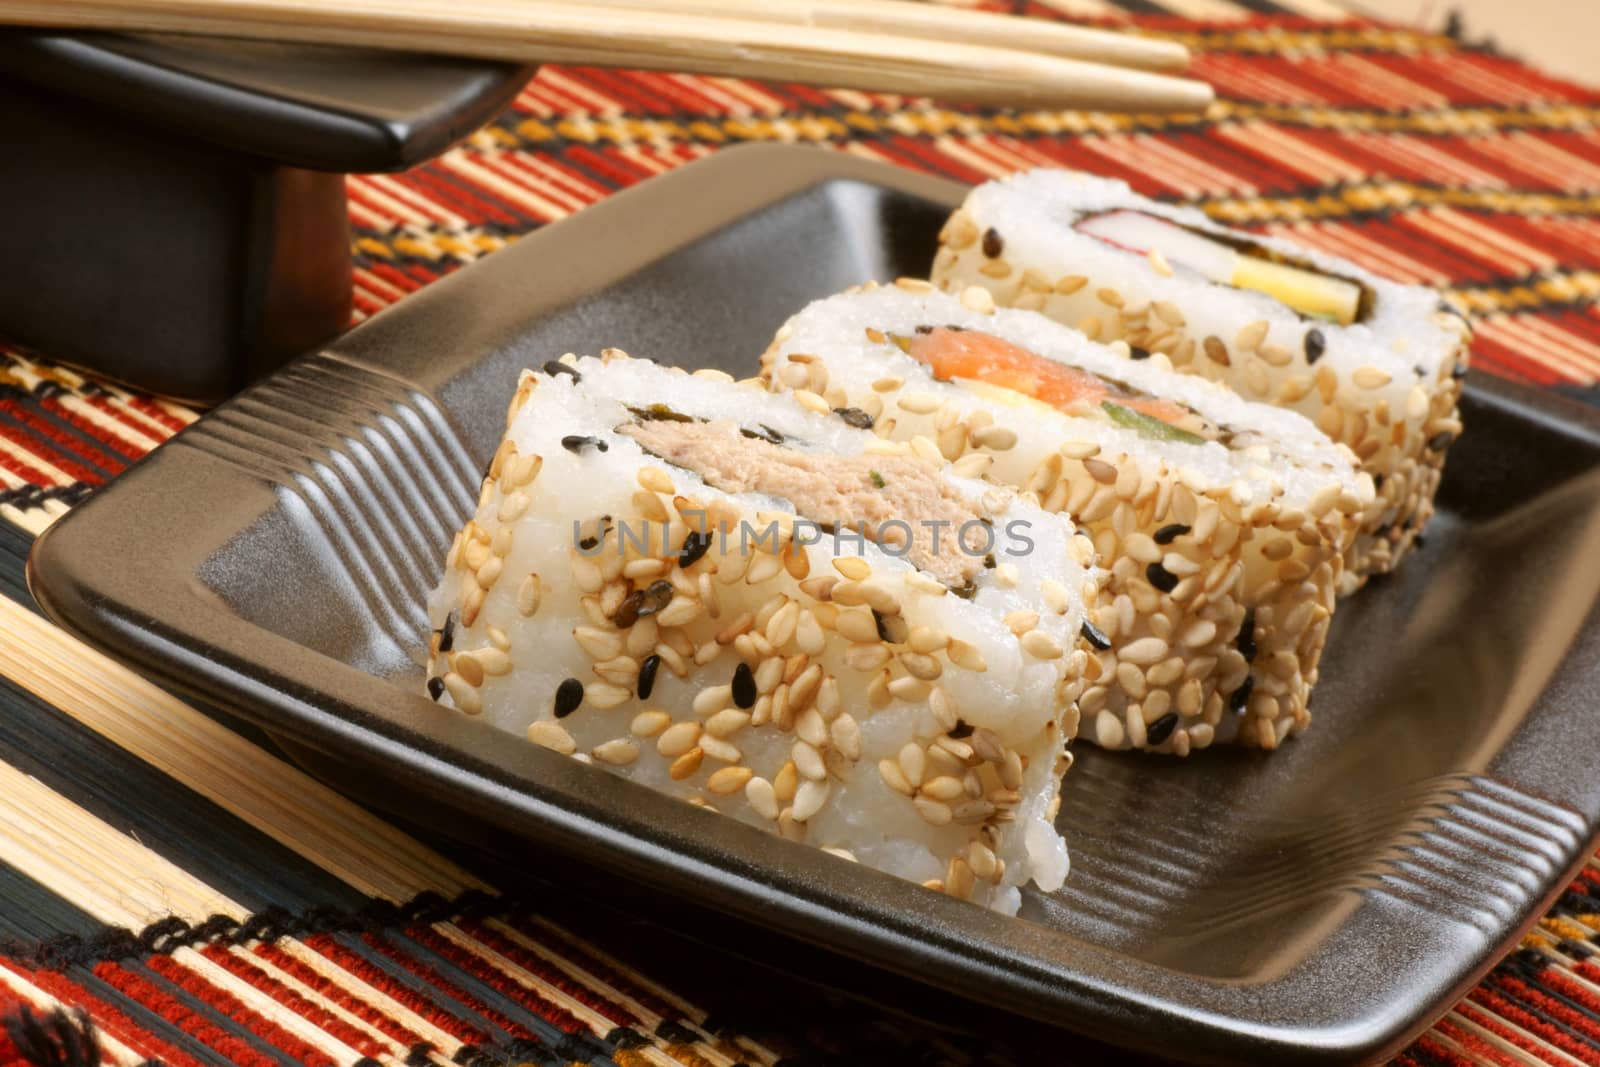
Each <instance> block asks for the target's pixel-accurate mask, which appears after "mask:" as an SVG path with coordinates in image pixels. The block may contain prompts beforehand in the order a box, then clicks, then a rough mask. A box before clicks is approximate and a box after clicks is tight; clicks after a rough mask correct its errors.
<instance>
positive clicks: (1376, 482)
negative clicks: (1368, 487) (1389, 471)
mask: <svg viewBox="0 0 1600 1067" xmlns="http://www.w3.org/2000/svg"><path fill="white" fill-rule="evenodd" d="M1372 488H1374V489H1382V488H1383V475H1381V474H1374V475H1373V476H1372Z"/></svg>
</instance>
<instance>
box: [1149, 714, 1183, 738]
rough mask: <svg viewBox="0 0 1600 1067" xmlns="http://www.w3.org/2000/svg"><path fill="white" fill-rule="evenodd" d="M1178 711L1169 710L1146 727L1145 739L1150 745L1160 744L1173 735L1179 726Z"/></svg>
mask: <svg viewBox="0 0 1600 1067" xmlns="http://www.w3.org/2000/svg"><path fill="white" fill-rule="evenodd" d="M1177 725H1178V713H1177V712H1175V711H1169V712H1167V713H1166V714H1165V715H1163V716H1161V718H1159V719H1157V720H1156V721H1155V722H1153V723H1151V724H1150V725H1149V726H1146V727H1145V728H1144V740H1145V744H1148V745H1159V744H1161V742H1163V741H1165V740H1166V739H1167V738H1169V737H1171V736H1172V731H1173V730H1174V729H1176V728H1177Z"/></svg>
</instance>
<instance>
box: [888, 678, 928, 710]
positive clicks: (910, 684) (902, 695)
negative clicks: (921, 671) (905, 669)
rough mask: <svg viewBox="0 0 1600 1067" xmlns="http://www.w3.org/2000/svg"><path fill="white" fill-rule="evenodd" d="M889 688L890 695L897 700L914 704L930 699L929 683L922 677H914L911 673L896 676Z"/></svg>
mask: <svg viewBox="0 0 1600 1067" xmlns="http://www.w3.org/2000/svg"><path fill="white" fill-rule="evenodd" d="M888 688H889V695H890V696H891V697H893V698H894V699H896V700H904V701H906V702H908V703H913V704H914V703H917V702H919V701H923V700H926V699H928V688H929V687H928V683H927V682H924V681H923V680H922V679H920V678H912V677H910V676H909V675H907V676H906V677H904V678H896V679H894V680H893V681H891V682H890V683H889V686H888Z"/></svg>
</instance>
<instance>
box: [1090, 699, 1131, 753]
mask: <svg viewBox="0 0 1600 1067" xmlns="http://www.w3.org/2000/svg"><path fill="white" fill-rule="evenodd" d="M1094 740H1095V743H1096V744H1097V745H1099V746H1100V747H1101V748H1121V747H1122V746H1123V743H1124V742H1125V741H1126V740H1127V733H1126V731H1125V730H1124V729H1123V725H1122V720H1121V719H1120V718H1118V717H1117V715H1116V713H1115V712H1112V711H1111V710H1109V709H1107V710H1105V711H1102V712H1100V714H1098V715H1096V716H1095V717H1094Z"/></svg>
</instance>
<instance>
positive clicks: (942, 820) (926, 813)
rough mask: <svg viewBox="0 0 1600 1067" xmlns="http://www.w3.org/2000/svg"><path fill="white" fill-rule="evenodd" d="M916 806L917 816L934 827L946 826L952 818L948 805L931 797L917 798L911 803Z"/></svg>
mask: <svg viewBox="0 0 1600 1067" xmlns="http://www.w3.org/2000/svg"><path fill="white" fill-rule="evenodd" d="M912 803H913V804H915V805H916V808H917V814H919V815H921V816H922V818H923V819H924V820H925V821H927V822H928V823H931V824H932V825H934V826H947V825H949V823H950V820H951V818H952V813H951V811H950V805H948V804H945V803H943V802H942V801H938V800H934V799H933V798H932V797H922V796H919V797H917V798H916V799H915V800H913V801H912Z"/></svg>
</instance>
